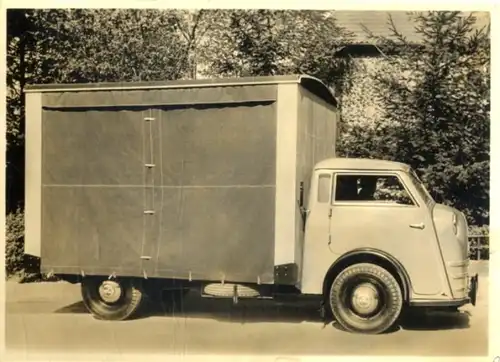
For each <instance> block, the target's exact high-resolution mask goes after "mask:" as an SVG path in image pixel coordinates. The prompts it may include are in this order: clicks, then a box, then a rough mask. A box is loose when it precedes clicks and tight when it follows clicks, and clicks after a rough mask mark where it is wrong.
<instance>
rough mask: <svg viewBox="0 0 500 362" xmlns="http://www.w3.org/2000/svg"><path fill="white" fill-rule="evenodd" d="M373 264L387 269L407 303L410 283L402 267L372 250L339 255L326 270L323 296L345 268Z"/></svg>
mask: <svg viewBox="0 0 500 362" xmlns="http://www.w3.org/2000/svg"><path fill="white" fill-rule="evenodd" d="M366 262H368V263H374V264H377V265H379V266H381V267H383V268H385V269H387V270H388V271H389V272H390V273H392V275H393V276H394V277H395V278H396V280H397V281H398V282H399V284H400V286H401V289H402V292H403V298H404V301H405V302H406V301H409V298H410V290H411V281H410V277H409V275H408V272H407V271H406V269H405V268H404V266H403V265H402V264H401V263H400V262H399V261H398V260H397V259H396V258H395V257H393V256H392V255H390V254H388V253H386V252H384V251H382V250H378V249H374V248H359V249H354V250H351V251H349V252H347V253H345V254H343V255H341V256H340V257H339V258H337V260H335V262H334V263H333V264H332V265H331V266H330V268H329V269H328V271H327V273H326V275H325V277H324V281H323V295H327V293H328V290H329V288H330V285H331V283H332V282H333V281H334V280H335V278H336V276H337V275H338V274H339V273H340V272H341V271H342V270H343V269H345V268H346V267H348V266H350V265H353V264H357V263H366Z"/></svg>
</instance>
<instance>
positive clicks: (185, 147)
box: [42, 104, 276, 282]
mask: <svg viewBox="0 0 500 362" xmlns="http://www.w3.org/2000/svg"><path fill="white" fill-rule="evenodd" d="M145 116H147V117H151V119H152V120H150V121H145V119H144V117H145ZM275 118H276V117H275V110H274V105H273V104H265V105H264V104H262V105H259V106H252V107H221V108H214V107H208V108H207V109H199V108H196V109H195V108H193V109H183V110H178V109H174V110H171V109H151V110H148V111H142V112H133V111H118V112H110V111H103V110H100V111H96V110H95V109H89V110H87V111H79V112H75V111H71V112H70V111H62V110H58V111H49V110H46V111H44V119H43V122H44V125H43V152H42V159H43V184H44V187H43V195H42V198H43V201H42V202H43V209H42V245H43V248H42V260H43V264H42V267H43V268H44V269H45V270H46V271H49V270H53V271H55V272H56V273H57V272H59V273H64V272H68V273H74V272H80V270H83V271H84V272H85V273H87V274H91V273H103V274H106V273H112V272H115V273H121V274H123V275H137V276H143V272H144V271H146V272H147V273H148V275H149V276H150V277H154V276H161V277H171V276H178V277H183V276H184V278H188V272H189V271H191V272H192V275H197V277H198V278H216V279H219V277H220V275H219V274H220V273H222V274H224V275H225V278H226V280H229V278H231V277H233V278H238V280H240V281H256V280H257V278H258V277H260V278H261V280H262V282H265V280H268V281H272V272H273V245H274V239H273V237H274V192H275V191H274V189H275V185H274V177H275V165H274V163H275V157H276V151H275V137H276V134H275V133H276V120H275ZM146 163H152V164H154V167H151V168H149V167H145V164H146ZM68 210H69V211H68ZM146 210H150V211H153V212H154V213H153V214H151V215H145V214H144V211H146ZM144 257H149V258H150V259H149V260H145V259H144ZM183 271H186V273H185V274H184V273H183ZM179 274H182V275H179Z"/></svg>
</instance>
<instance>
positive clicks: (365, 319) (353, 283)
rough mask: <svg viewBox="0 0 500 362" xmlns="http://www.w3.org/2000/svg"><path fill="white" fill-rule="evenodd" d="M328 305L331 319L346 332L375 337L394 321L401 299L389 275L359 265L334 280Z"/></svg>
mask: <svg viewBox="0 0 500 362" xmlns="http://www.w3.org/2000/svg"><path fill="white" fill-rule="evenodd" d="M329 304H330V309H331V312H332V314H333V316H334V318H335V319H336V320H337V322H338V323H339V324H340V325H341V326H342V327H343V328H344V329H346V330H347V331H350V332H357V333H368V334H378V333H382V332H385V331H387V330H388V329H389V328H390V327H391V326H392V325H393V324H394V322H395V321H396V320H397V319H398V317H399V315H400V313H401V309H402V306H403V297H402V293H401V288H400V286H399V284H398V282H397V280H396V279H395V278H394V277H393V276H392V274H391V273H389V272H388V271H387V270H385V269H384V268H382V267H380V266H378V265H374V264H368V263H362V264H355V265H352V266H350V267H347V268H346V269H344V270H343V271H342V272H340V274H339V275H338V276H337V277H336V278H335V280H334V281H333V283H332V285H331V288H330V293H329Z"/></svg>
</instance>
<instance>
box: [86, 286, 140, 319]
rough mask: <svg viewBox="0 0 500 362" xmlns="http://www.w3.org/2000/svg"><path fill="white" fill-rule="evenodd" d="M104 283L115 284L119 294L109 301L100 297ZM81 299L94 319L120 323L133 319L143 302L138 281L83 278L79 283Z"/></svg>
mask: <svg viewBox="0 0 500 362" xmlns="http://www.w3.org/2000/svg"><path fill="white" fill-rule="evenodd" d="M105 283H116V284H117V285H118V286H119V288H120V290H121V292H120V294H119V296H117V297H116V298H115V299H116V300H112V301H110V300H109V299H108V300H106V299H104V298H103V297H102V294H101V293H100V292H99V290H100V287H101V286H102V285H103V284H105ZM81 292H82V299H83V303H84V304H85V307H86V308H87V309H88V311H89V312H90V313H91V314H92V315H93V316H94V318H96V319H100V320H114V321H122V320H126V319H131V318H133V317H135V316H136V315H137V314H138V312H139V310H140V308H141V306H142V305H143V303H144V301H145V295H144V293H143V291H142V285H141V282H140V281H139V280H133V279H129V278H126V279H113V280H108V279H107V278H100V277H85V278H84V279H83V280H82V283H81Z"/></svg>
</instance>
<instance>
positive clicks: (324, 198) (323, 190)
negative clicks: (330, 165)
mask: <svg viewBox="0 0 500 362" xmlns="http://www.w3.org/2000/svg"><path fill="white" fill-rule="evenodd" d="M331 180H332V176H331V175H330V174H327V173H324V174H320V175H319V176H318V199H317V200H318V202H320V203H327V202H329V201H330V185H331Z"/></svg>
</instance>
